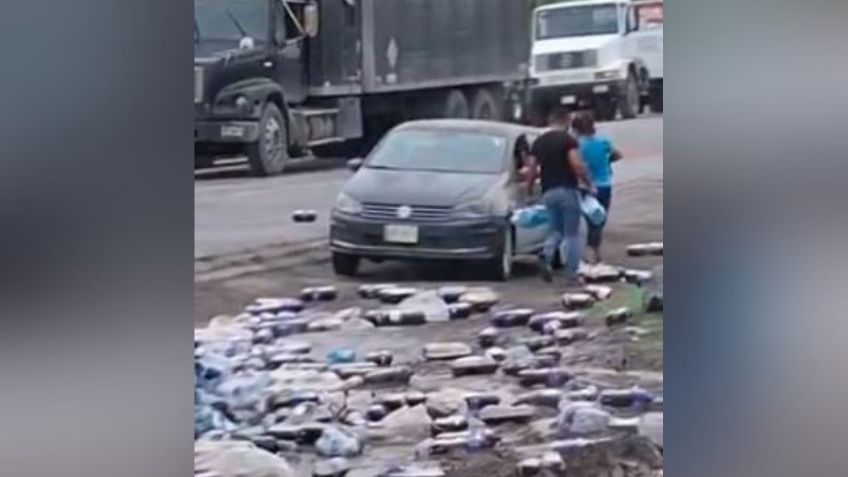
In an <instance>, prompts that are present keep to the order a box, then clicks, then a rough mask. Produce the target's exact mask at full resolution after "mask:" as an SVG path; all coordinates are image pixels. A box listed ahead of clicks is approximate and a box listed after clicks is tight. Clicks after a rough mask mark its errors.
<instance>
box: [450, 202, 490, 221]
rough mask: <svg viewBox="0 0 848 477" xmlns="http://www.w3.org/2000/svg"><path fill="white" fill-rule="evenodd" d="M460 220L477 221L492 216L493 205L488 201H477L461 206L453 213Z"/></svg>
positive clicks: (455, 208) (454, 209)
mask: <svg viewBox="0 0 848 477" xmlns="http://www.w3.org/2000/svg"><path fill="white" fill-rule="evenodd" d="M451 215H453V216H454V217H456V218H460V219H475V218H480V217H488V216H490V215H492V203H491V202H490V201H488V200H475V201H472V202H467V203H465V204H460V205H458V206H456V207H454V208H453V211H452V213H451Z"/></svg>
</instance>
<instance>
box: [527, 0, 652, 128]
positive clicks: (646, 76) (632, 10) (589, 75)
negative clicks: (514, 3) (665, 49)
mask: <svg viewBox="0 0 848 477" xmlns="http://www.w3.org/2000/svg"><path fill="white" fill-rule="evenodd" d="M639 31H640V23H639V20H638V17H637V8H636V5H635V4H634V2H632V1H630V0H578V1H573V2H565V3H556V4H552V5H546V6H543V7H539V8H537V9H536V10H535V11H534V12H533V28H532V32H533V33H532V34H533V43H532V52H531V55H532V62H531V72H530V74H531V81H532V84H533V86H532V90H531V100H532V102H533V104H534V106H536V108H537V109H538V110H540V111H545V110H547V109H548V108H550V107H551V106H553V105H554V104H562V105H565V106H567V107H569V108H574V109H589V108H591V109H593V110H594V111H595V115H596V117H597V118H598V119H603V120H611V119H615V117H616V114H617V113H618V112H621V116H622V117H623V118H633V117H635V116H636V115H637V114H638V113H639V112H640V111H641V109H642V107H643V105H644V103H645V102H646V101H647V97H648V94H649V92H650V80H651V77H652V76H651V75H652V73H651V71H650V69H649V64H648V62H647V61H646V59H645V57H644V56H645V54H644V52H643V51H641V49H640V43H639V41H638V37H639V35H638V32H639ZM659 55H660V57H661V56H662V50H661V49H660V51H659Z"/></svg>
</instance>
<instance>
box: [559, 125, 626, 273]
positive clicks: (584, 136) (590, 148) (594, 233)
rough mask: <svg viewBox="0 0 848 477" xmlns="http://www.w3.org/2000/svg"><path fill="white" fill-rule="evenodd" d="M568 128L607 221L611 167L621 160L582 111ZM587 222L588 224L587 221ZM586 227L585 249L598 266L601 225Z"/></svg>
mask: <svg viewBox="0 0 848 477" xmlns="http://www.w3.org/2000/svg"><path fill="white" fill-rule="evenodd" d="M571 127H572V129H573V130H574V132H575V134H576V135H577V141H578V143H579V145H580V156H581V157H582V158H583V162H584V163H585V164H586V168H587V169H588V170H589V176H590V177H591V179H592V185H593V186H595V189H596V190H597V196H596V197H597V199H598V202H600V203H601V205H603V206H604V209H606V211H607V217H609V210H610V205H611V204H612V163H613V162H615V161H618V160H619V159H621V157H622V156H621V153H620V152H619V151H618V150H616V149H615V148H614V147H613V146H612V143H611V142H610V140H609V139H607V138H605V137H603V136H599V135H597V134H596V132H595V119H594V118H593V117H592V113H590V112H586V111H582V112H579V113H577V114H576V115H575V116H574V119H573V121H572V123H571ZM587 222H588V221H587ZM587 225H588V229H589V230H588V234H587V237H586V245H587V246H588V247H589V248H590V249H592V252H593V255H594V257H593V258H594V263H601V260H602V257H601V242H602V240H603V230H604V225H606V224H605V223H604V224H600V225H592V224H591V223H587Z"/></svg>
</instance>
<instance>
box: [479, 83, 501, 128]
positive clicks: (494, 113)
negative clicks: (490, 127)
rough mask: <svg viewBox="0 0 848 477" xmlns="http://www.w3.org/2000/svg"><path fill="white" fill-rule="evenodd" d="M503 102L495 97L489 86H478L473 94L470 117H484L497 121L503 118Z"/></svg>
mask: <svg viewBox="0 0 848 477" xmlns="http://www.w3.org/2000/svg"><path fill="white" fill-rule="evenodd" d="M503 116H504V115H503V102H502V101H498V100H497V99H495V95H493V94H492V91H491V90H490V89H489V88H480V89H479V90H477V93H476V94H475V95H474V102H473V103H472V106H471V117H472V118H474V119H485V120H488V121H499V120H501V119H503Z"/></svg>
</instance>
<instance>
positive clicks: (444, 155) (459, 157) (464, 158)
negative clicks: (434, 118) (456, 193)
mask: <svg viewBox="0 0 848 477" xmlns="http://www.w3.org/2000/svg"><path fill="white" fill-rule="evenodd" d="M506 142H507V141H506V138H503V137H500V136H494V135H490V134H483V133H477V132H465V131H448V130H425V129H420V130H406V131H396V132H393V133H390V134H389V136H388V137H387V138H386V139H385V141H384V142H383V143H382V144H381V145H380V146H378V149H377V150H376V151H374V154H373V155H372V156H371V158H370V159H369V160H368V163H367V164H366V167H368V168H372V169H396V170H405V171H435V172H458V173H463V172H464V173H473V174H495V173H498V172H501V171H502V170H503V168H504V161H505V159H504V158H505V154H506Z"/></svg>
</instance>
